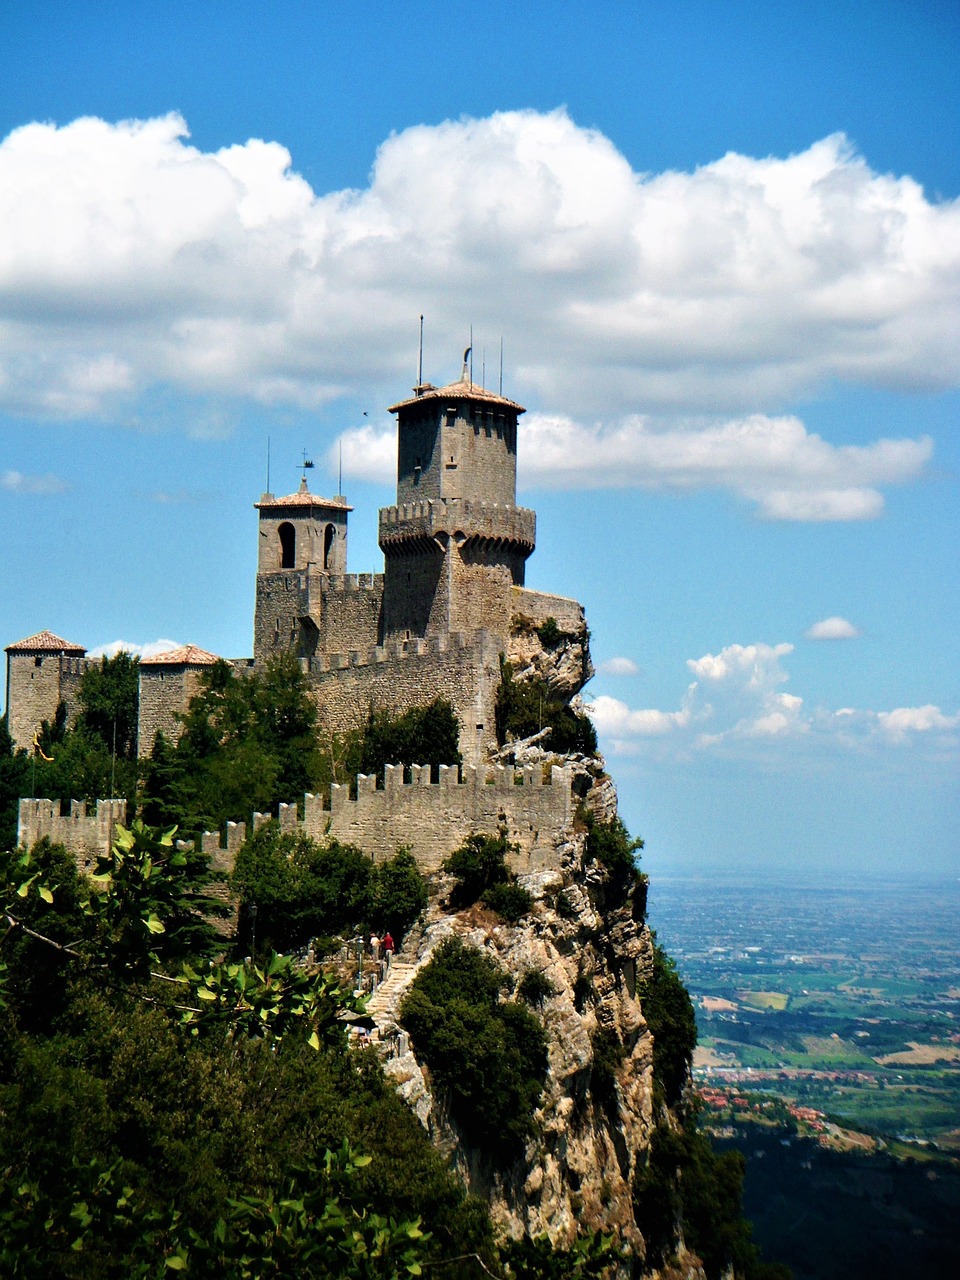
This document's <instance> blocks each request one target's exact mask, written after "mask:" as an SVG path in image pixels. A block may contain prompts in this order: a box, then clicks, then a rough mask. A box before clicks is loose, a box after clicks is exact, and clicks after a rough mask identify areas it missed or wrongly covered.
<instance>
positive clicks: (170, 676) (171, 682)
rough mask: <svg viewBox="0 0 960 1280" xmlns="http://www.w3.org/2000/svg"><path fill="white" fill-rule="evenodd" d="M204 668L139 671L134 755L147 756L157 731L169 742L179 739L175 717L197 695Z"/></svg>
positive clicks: (146, 668)
mask: <svg viewBox="0 0 960 1280" xmlns="http://www.w3.org/2000/svg"><path fill="white" fill-rule="evenodd" d="M206 669H207V668H205V667H181V666H157V667H149V666H147V667H144V666H141V668H140V708H139V714H138V718H137V754H138V755H140V756H148V755H149V754H150V752H151V751H152V750H153V740H154V738H155V737H156V736H157V731H158V730H160V731H161V732H162V733H163V736H164V737H165V738H166V739H167V740H168V742H176V740H177V739H178V738H179V737H180V729H181V725H180V722H179V721H178V720H177V713H178V712H179V713H181V714H182V713H183V712H184V711H186V709H187V705H188V704H189V702H190V699H191V698H192V697H193V696H194V694H195V693H197V692H198V689H199V679H200V674H201V672H202V671H204V670H206Z"/></svg>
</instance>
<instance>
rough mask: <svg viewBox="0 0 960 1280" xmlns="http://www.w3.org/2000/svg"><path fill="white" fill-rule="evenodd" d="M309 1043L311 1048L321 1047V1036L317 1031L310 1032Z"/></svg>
mask: <svg viewBox="0 0 960 1280" xmlns="http://www.w3.org/2000/svg"><path fill="white" fill-rule="evenodd" d="M307 1044H308V1045H309V1046H310V1048H311V1049H319V1048H320V1037H319V1036H318V1035H317V1033H316V1031H312V1032H311V1033H310V1037H309V1039H308V1040H307Z"/></svg>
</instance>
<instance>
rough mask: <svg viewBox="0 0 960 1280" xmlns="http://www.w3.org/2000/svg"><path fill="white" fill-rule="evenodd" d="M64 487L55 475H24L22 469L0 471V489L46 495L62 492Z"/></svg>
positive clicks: (9, 491)
mask: <svg viewBox="0 0 960 1280" xmlns="http://www.w3.org/2000/svg"><path fill="white" fill-rule="evenodd" d="M66 487H67V486H66V485H65V484H64V482H63V481H62V480H61V479H60V478H59V477H58V476H55V475H45V476H26V475H24V474H23V472H22V471H4V472H0V489H6V490H7V492H8V493H29V494H37V495H47V494H53V493H63V492H65V490H66Z"/></svg>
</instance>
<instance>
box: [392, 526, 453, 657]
mask: <svg viewBox="0 0 960 1280" xmlns="http://www.w3.org/2000/svg"><path fill="white" fill-rule="evenodd" d="M386 583H387V586H386V592H385V594H384V613H383V626H384V635H385V636H386V637H396V638H399V639H401V640H403V639H408V640H409V639H410V638H411V637H414V638H416V637H417V636H427V635H447V634H448V633H449V632H450V631H452V630H455V629H456V628H454V627H452V626H451V625H450V607H449V590H448V586H447V561H446V558H445V557H444V555H443V552H442V551H441V550H440V548H439V547H432V548H431V550H430V551H428V552H426V553H425V552H424V550H423V548H422V547H421V546H420V545H419V544H413V545H412V546H409V545H408V546H407V547H404V548H402V549H396V550H393V549H391V552H390V554H389V557H388V559H387V572H386Z"/></svg>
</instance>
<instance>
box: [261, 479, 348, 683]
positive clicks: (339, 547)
mask: <svg viewBox="0 0 960 1280" xmlns="http://www.w3.org/2000/svg"><path fill="white" fill-rule="evenodd" d="M254 507H255V508H256V510H257V511H258V512H259V513H260V519H259V526H260V527H259V534H260V537H259V543H260V546H259V552H258V556H257V604H256V613H255V617H254V658H255V660H256V661H257V662H261V661H263V660H264V659H266V658H268V657H269V656H270V654H271V653H275V652H277V651H279V650H281V649H287V650H291V649H292V650H293V651H294V652H295V653H296V654H297V655H298V656H300V657H310V656H312V655H313V653H314V652H315V651H316V647H317V639H318V633H319V627H320V623H321V615H322V609H323V605H322V598H321V597H322V588H323V585H324V583H325V581H327V580H328V579H329V577H330V575H332V574H343V573H345V572H346V568H347V516H348V513H349V512H350V511H352V510H353V508H352V507H350V506H348V504H347V502H346V499H344V498H343V497H340V496H337V497H336V498H320V497H317V495H316V494H312V493H311V492H310V491H309V489H308V488H307V480H306V476H304V478H303V479H302V480H301V482H300V488H299V489H298V490H297V492H296V493H291V494H288V495H286V496H285V497H281V498H276V497H274V495H273V494H272V493H265V494H263V496H262V497H261V499H260V501H259V502H256V503H254Z"/></svg>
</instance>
